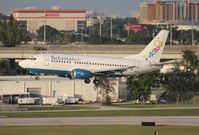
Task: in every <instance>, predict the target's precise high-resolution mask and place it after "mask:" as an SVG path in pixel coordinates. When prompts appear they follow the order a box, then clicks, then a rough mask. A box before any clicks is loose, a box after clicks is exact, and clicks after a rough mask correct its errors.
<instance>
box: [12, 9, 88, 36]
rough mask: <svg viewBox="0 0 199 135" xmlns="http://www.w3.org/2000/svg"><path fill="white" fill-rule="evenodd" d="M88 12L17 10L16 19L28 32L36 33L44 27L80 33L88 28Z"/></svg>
mask: <svg viewBox="0 0 199 135" xmlns="http://www.w3.org/2000/svg"><path fill="white" fill-rule="evenodd" d="M86 13H87V11H86V10H63V9H58V10H15V11H14V12H13V16H14V18H15V19H16V20H17V21H19V22H22V23H24V24H25V25H26V27H27V30H28V31H30V32H36V30H37V29H39V27H40V26H42V25H45V24H46V25H49V26H52V27H54V28H56V29H58V30H66V31H78V30H83V29H85V27H86Z"/></svg>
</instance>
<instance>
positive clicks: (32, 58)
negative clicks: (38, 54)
mask: <svg viewBox="0 0 199 135" xmlns="http://www.w3.org/2000/svg"><path fill="white" fill-rule="evenodd" d="M27 60H37V58H34V57H29V58H27Z"/></svg>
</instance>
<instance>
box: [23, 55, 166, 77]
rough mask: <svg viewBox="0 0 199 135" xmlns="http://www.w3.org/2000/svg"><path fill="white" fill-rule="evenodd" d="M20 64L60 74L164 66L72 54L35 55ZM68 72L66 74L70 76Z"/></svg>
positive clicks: (146, 69)
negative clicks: (73, 71) (80, 70)
mask: <svg viewBox="0 0 199 135" xmlns="http://www.w3.org/2000/svg"><path fill="white" fill-rule="evenodd" d="M19 65H20V66H21V67H23V68H25V69H27V70H30V71H32V72H38V73H54V74H56V73H57V72H59V71H60V72H61V73H60V74H64V72H66V73H67V74H68V73H70V72H72V70H74V69H83V70H86V71H90V72H91V73H96V72H106V71H117V70H121V69H126V70H123V72H122V75H123V76H128V75H133V74H142V73H146V72H151V71H155V70H158V69H161V68H162V66H152V64H151V62H147V61H142V60H137V59H127V58H114V57H99V56H85V55H71V54H67V55H66V54H39V55H34V56H32V57H30V58H28V59H26V60H24V61H22V62H20V63H19ZM120 73H121V72H120ZM67 74H66V75H65V76H68V75H67ZM63 76H64V75H63Z"/></svg>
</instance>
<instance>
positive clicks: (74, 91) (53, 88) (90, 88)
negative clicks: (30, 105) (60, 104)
mask: <svg viewBox="0 0 199 135" xmlns="http://www.w3.org/2000/svg"><path fill="white" fill-rule="evenodd" d="M110 82H111V86H112V87H113V88H114V90H115V92H114V93H113V94H111V95H110V96H111V98H112V100H113V101H116V100H117V99H118V94H119V92H118V80H117V79H113V80H111V81H110ZM27 96H31V97H55V98H64V99H67V98H68V97H76V98H79V99H84V100H87V101H92V102H95V101H101V100H102V97H101V89H100V88H94V85H93V83H90V84H85V83H84V81H83V80H70V79H67V78H60V77H55V76H41V79H40V80H35V79H34V77H30V76H13V77H11V76H10V77H9V76H7V77H6V76H2V77H0V100H5V99H16V98H18V97H27Z"/></svg>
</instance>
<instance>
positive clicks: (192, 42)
mask: <svg viewBox="0 0 199 135" xmlns="http://www.w3.org/2000/svg"><path fill="white" fill-rule="evenodd" d="M193 6H194V5H193V4H192V6H191V44H192V46H194V34H193V15H194V13H193Z"/></svg>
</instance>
